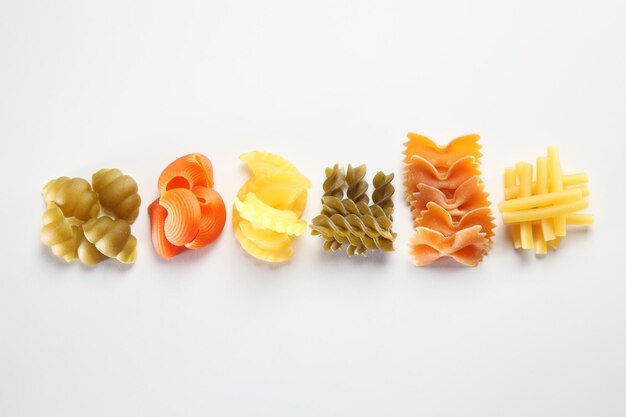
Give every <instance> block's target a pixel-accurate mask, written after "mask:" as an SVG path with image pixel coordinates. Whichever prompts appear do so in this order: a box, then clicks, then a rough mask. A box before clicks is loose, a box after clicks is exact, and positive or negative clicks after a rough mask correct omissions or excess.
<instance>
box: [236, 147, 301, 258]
mask: <svg viewBox="0 0 626 417" xmlns="http://www.w3.org/2000/svg"><path fill="white" fill-rule="evenodd" d="M240 159H241V161H242V162H244V163H245V164H246V167H247V168H248V171H249V172H250V174H251V178H250V179H248V181H246V182H245V183H244V184H243V186H242V187H241V189H240V190H239V192H238V193H237V198H236V199H235V203H234V205H233V220H232V224H233V229H234V231H235V238H236V239H237V241H238V242H239V244H240V245H241V247H242V249H243V250H244V251H245V252H246V253H248V254H249V255H250V256H252V257H254V258H256V259H258V260H261V261H265V262H272V263H281V262H286V261H288V260H289V259H291V257H292V256H293V255H294V253H295V250H294V248H293V241H294V239H295V237H296V236H299V235H301V234H302V233H303V232H304V231H305V230H306V227H307V223H306V221H304V220H302V219H300V216H301V215H302V213H303V212H304V209H305V206H306V202H307V197H308V192H307V189H308V188H310V187H311V183H310V181H309V180H308V179H307V178H306V177H305V176H303V175H302V174H301V173H300V172H299V171H298V169H297V168H296V167H295V166H294V165H293V164H292V163H290V162H289V161H287V160H286V159H284V158H283V157H281V156H278V155H275V154H272V153H269V152H261V151H252V152H247V153H245V154H243V155H241V156H240Z"/></svg>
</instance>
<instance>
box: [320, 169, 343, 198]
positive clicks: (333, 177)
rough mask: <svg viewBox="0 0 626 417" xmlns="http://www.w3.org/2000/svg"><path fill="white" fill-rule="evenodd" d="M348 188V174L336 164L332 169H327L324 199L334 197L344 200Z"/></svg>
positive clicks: (323, 186)
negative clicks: (345, 189)
mask: <svg viewBox="0 0 626 417" xmlns="http://www.w3.org/2000/svg"><path fill="white" fill-rule="evenodd" d="M345 186H346V172H345V171H344V170H343V169H341V168H339V165H338V164H335V166H333V167H332V168H326V180H324V184H323V185H322V188H323V189H324V197H328V196H332V197H337V198H340V199H341V198H343V196H344V188H345Z"/></svg>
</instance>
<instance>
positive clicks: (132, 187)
mask: <svg viewBox="0 0 626 417" xmlns="http://www.w3.org/2000/svg"><path fill="white" fill-rule="evenodd" d="M41 192H42V194H43V197H44V200H45V202H46V205H47V207H46V210H45V211H44V213H43V216H42V221H43V227H42V228H41V232H40V237H41V241H42V242H43V244H44V245H46V246H48V247H49V248H50V249H51V250H52V253H53V254H54V255H56V256H58V257H60V258H63V259H65V261H66V262H70V261H72V260H75V259H76V260H78V261H80V262H81V263H82V264H84V265H90V266H91V265H96V264H98V263H100V262H102V261H104V260H106V259H109V258H114V259H117V260H118V261H120V262H122V263H126V264H131V263H133V262H135V256H136V252H137V239H136V238H135V236H133V235H132V234H131V230H130V225H131V224H132V223H133V222H134V221H135V219H136V218H137V215H138V214H139V206H140V205H141V198H140V197H139V194H138V193H137V183H136V182H135V180H134V179H133V178H132V177H130V176H128V175H124V173H123V172H122V171H120V170H119V169H117V168H113V169H108V168H104V169H101V170H99V171H97V172H95V173H94V174H93V176H92V181H91V184H90V183H89V181H87V180H86V179H84V178H78V177H77V178H69V177H59V178H56V179H53V180H50V181H48V183H47V184H46V185H45V186H44V187H43V189H42V191H41ZM101 210H104V212H106V213H107V214H110V215H112V216H113V218H112V217H109V216H105V215H103V216H100V212H101Z"/></svg>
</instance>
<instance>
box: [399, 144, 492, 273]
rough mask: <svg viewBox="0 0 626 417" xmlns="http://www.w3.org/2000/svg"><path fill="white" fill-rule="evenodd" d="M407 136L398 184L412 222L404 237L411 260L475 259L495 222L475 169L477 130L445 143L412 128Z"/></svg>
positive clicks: (417, 262)
mask: <svg viewBox="0 0 626 417" xmlns="http://www.w3.org/2000/svg"><path fill="white" fill-rule="evenodd" d="M408 137H409V141H408V142H406V143H405V146H406V149H405V151H404V152H403V153H404V155H405V158H404V162H405V163H406V166H405V170H404V179H405V181H404V185H405V187H406V188H405V194H406V196H407V202H408V203H409V205H410V206H411V213H412V214H413V220H414V226H415V234H414V236H413V237H412V238H411V239H410V241H409V247H410V254H411V256H412V257H413V263H414V264H415V265H417V266H425V265H430V264H431V263H433V262H435V261H437V260H438V259H440V258H443V257H450V258H452V259H454V260H455V261H457V262H459V263H461V264H463V265H467V266H476V265H478V264H479V263H480V261H481V260H482V259H483V257H484V256H485V255H486V254H487V252H488V250H489V247H490V245H491V241H492V238H493V235H494V227H495V225H494V223H493V220H494V218H493V216H492V214H491V209H490V208H489V206H490V203H489V200H488V199H487V198H488V196H489V195H488V194H487V193H486V192H485V191H484V184H483V182H482V181H481V179H480V175H481V172H480V170H479V169H478V168H479V167H480V157H481V156H482V154H481V153H480V149H481V146H480V145H479V144H478V139H479V136H478V135H467V136H461V137H459V138H457V139H454V140H453V141H452V142H450V143H449V144H448V145H447V146H438V145H437V144H435V143H434V142H433V141H432V140H430V139H428V138H426V137H425V136H422V135H418V134H415V133H409V134H408Z"/></svg>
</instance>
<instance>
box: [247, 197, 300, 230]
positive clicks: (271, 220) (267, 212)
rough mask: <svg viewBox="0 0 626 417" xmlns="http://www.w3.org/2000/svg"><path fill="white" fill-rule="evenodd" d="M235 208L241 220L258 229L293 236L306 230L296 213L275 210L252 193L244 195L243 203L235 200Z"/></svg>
mask: <svg viewBox="0 0 626 417" xmlns="http://www.w3.org/2000/svg"><path fill="white" fill-rule="evenodd" d="M235 208H236V209H237V213H238V214H239V216H241V218H242V219H244V220H248V221H249V222H250V223H252V224H254V225H256V226H257V228H259V229H264V230H271V231H274V232H278V233H285V234H286V235H294V236H300V235H301V234H302V233H304V231H305V230H306V221H304V220H300V219H299V218H298V216H297V215H296V213H294V212H293V211H291V210H278V209H275V208H273V207H271V206H269V205H268V204H265V203H264V202H263V201H261V200H259V198H258V197H257V196H256V195H255V194H254V193H248V194H246V198H245V200H244V201H241V200H239V198H235Z"/></svg>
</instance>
